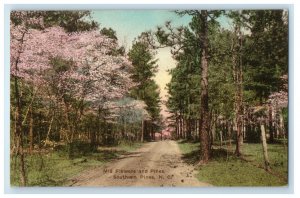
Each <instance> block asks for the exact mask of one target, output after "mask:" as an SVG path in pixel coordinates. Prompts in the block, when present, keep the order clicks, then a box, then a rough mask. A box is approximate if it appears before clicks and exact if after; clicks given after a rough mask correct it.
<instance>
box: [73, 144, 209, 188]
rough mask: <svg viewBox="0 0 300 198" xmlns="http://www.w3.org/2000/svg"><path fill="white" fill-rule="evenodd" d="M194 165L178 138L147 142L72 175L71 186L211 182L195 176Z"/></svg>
mask: <svg viewBox="0 0 300 198" xmlns="http://www.w3.org/2000/svg"><path fill="white" fill-rule="evenodd" d="M194 174H195V172H194V167H193V166H189V165H187V164H185V163H183V161H182V160H181V153H180V150H179V147H178V145H177V143H176V142H175V141H160V142H149V143H146V144H145V145H144V146H143V147H142V148H140V149H138V150H137V151H135V152H132V153H130V154H129V155H126V156H122V157H121V158H120V159H118V160H116V161H113V162H110V163H108V164H106V165H105V166H101V167H98V168H95V169H91V170H88V171H84V172H83V173H81V174H79V175H77V176H75V177H73V178H72V179H70V182H69V183H70V184H69V185H70V186H102V187H104V186H108V187H112V186H148V187H151V186H169V187H170V186H186V187H188V186H191V187H192V186H194V187H195V186H209V184H207V183H203V182H199V181H198V180H197V179H196V178H195V176H194Z"/></svg>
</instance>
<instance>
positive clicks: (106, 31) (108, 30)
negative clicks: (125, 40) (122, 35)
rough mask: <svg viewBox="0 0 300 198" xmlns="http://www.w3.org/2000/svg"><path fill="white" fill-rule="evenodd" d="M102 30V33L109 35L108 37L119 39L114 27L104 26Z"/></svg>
mask: <svg viewBox="0 0 300 198" xmlns="http://www.w3.org/2000/svg"><path fill="white" fill-rule="evenodd" d="M100 32H101V34H103V35H105V36H107V37H108V38H111V39H114V40H118V38H117V35H116V31H115V30H113V29H112V28H102V29H101V30H100Z"/></svg>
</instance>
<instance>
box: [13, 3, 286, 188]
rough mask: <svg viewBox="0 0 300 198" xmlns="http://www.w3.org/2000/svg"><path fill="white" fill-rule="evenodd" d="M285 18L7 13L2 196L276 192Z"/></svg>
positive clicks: (281, 164)
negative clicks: (51, 190)
mask: <svg viewBox="0 0 300 198" xmlns="http://www.w3.org/2000/svg"><path fill="white" fill-rule="evenodd" d="M288 19H289V10H286V9H259V10H254V9H251V10H250V9H237V10H201V9H199V10H139V9H135V10H128V9H126V10H125V9H124V10H122V9H120V10H117V9H115V10H103V9H102V10H82V11H81V10H66V11H63V10H51V11H50V10H11V12H10V41H9V43H10V82H9V83H10V107H9V108H10V185H11V186H12V187H32V186H46V187H54V186H58V187H61V186H64V187H66V186H68V187H71V188H73V187H79V186H80V187H82V186H84V187H86V186H93V187H137V186H142V187H162V188H164V187H174V188H176V187H199V188H202V187H217V186H221V187H228V186H233V187H245V186H246V187H256V186H263V187H269V186H272V187H274V186H277V187H284V186H288V185H289V183H288V173H289V169H288V167H289V160H288V150H289V144H288V143H289V128H288V68H289V62H288V59H289V52H288V49H289V45H288V44H289V34H288V33H289V20H288Z"/></svg>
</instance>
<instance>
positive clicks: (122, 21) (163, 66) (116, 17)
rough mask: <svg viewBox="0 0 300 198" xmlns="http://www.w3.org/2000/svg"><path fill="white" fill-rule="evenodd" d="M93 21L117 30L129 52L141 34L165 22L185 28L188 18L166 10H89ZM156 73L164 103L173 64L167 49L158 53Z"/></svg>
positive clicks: (120, 42) (163, 109) (174, 63)
mask: <svg viewBox="0 0 300 198" xmlns="http://www.w3.org/2000/svg"><path fill="white" fill-rule="evenodd" d="M92 18H93V19H94V20H95V21H97V22H99V23H100V28H103V27H107V28H108V27H111V28H112V29H114V30H115V31H116V34H117V37H118V42H119V45H123V46H125V47H126V49H127V50H128V49H130V48H131V45H132V41H133V40H134V39H135V38H137V37H138V36H139V35H140V34H141V33H142V32H144V31H148V30H155V29H156V27H157V26H164V24H165V22H166V21H171V22H172V25H173V26H174V27H177V26H181V25H188V23H189V22H190V20H191V17H190V16H184V17H180V16H178V15H176V14H175V13H174V12H172V11H169V10H102V11H92ZM156 58H157V59H158V62H157V64H158V72H157V73H156V76H155V77H154V80H155V81H156V83H157V84H158V86H159V88H160V97H161V98H162V100H166V95H167V90H166V89H165V86H166V84H167V83H168V82H170V80H171V76H170V75H169V74H168V72H167V70H168V69H171V68H174V67H175V66H176V62H175V61H174V60H173V59H172V57H171V53H170V48H163V49H159V50H157V54H156ZM161 113H162V114H163V115H164V116H166V115H167V113H166V107H165V106H164V105H162V112H161Z"/></svg>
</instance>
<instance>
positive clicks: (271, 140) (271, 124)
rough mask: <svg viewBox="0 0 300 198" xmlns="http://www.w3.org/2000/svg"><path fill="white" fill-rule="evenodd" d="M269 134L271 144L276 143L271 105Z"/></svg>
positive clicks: (270, 107)
mask: <svg viewBox="0 0 300 198" xmlns="http://www.w3.org/2000/svg"><path fill="white" fill-rule="evenodd" d="M269 134H270V142H271V143H273V142H274V127H273V111H272V106H271V104H270V105H269Z"/></svg>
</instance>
